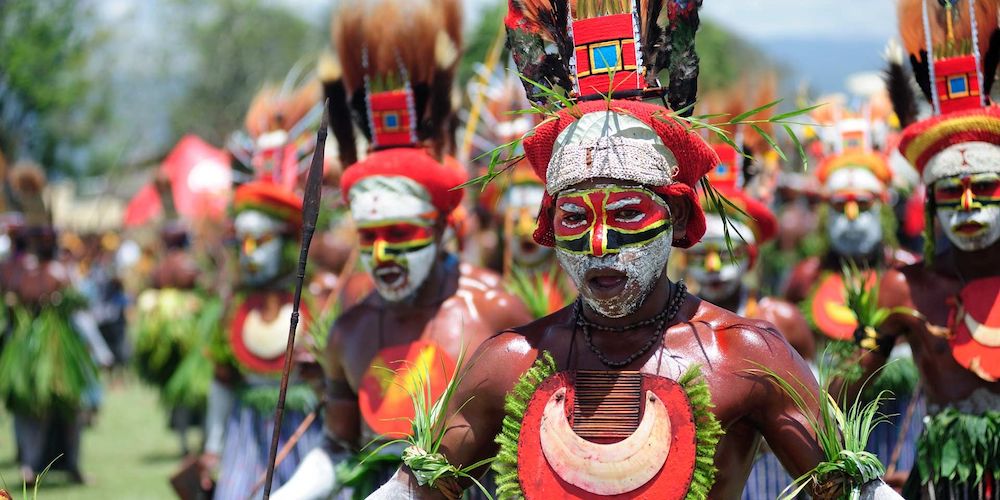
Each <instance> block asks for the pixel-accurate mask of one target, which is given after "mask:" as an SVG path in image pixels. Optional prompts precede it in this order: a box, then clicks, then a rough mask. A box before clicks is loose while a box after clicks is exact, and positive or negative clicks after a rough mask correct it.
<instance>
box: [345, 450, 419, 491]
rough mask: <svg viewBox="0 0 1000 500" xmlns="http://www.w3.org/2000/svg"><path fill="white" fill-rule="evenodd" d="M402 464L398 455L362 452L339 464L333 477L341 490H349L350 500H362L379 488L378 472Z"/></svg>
mask: <svg viewBox="0 0 1000 500" xmlns="http://www.w3.org/2000/svg"><path fill="white" fill-rule="evenodd" d="M402 463H403V461H402V458H401V457H400V456H399V454H398V453H374V452H362V453H359V454H357V455H352V456H351V457H350V458H348V459H346V460H343V461H341V462H339V463H338V464H337V465H336V471H337V472H336V474H335V476H336V477H337V483H338V485H339V488H340V489H341V490H343V489H346V488H350V489H351V498H352V499H354V500H364V499H365V498H368V496H369V495H371V494H372V493H374V492H375V490H376V489H377V488H378V487H379V486H381V484H377V481H378V479H379V477H378V473H379V472H380V471H383V470H385V469H386V468H390V467H391V468H397V467H398V466H399V465H400V464H402ZM335 494H336V492H335Z"/></svg>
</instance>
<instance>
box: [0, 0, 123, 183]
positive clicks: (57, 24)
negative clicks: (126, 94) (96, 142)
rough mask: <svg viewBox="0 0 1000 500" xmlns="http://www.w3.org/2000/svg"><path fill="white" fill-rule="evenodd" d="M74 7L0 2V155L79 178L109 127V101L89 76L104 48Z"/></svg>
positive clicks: (48, 0)
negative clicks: (88, 153) (85, 153)
mask: <svg viewBox="0 0 1000 500" xmlns="http://www.w3.org/2000/svg"><path fill="white" fill-rule="evenodd" d="M103 37H104V35H103V33H102V32H101V31H100V30H98V29H97V27H96V26H95V22H94V16H93V13H92V12H91V11H90V9H89V8H88V7H87V6H86V4H85V3H83V2H77V1H75V0H4V1H0V47H2V49H0V150H3V151H4V152H5V153H6V154H7V157H8V158H18V157H21V156H24V157H31V158H34V159H35V160H37V161H39V162H40V163H41V164H42V165H44V166H46V167H48V168H55V169H58V170H61V171H64V172H72V171H73V170H77V171H79V170H81V169H82V165H79V164H78V162H79V160H78V159H77V158H78V157H79V155H77V154H76V153H77V152H79V151H80V150H81V149H85V148H86V147H87V146H88V143H89V141H90V140H91V139H92V137H93V135H94V133H95V130H98V129H99V128H100V127H101V126H103V124H104V123H105V121H106V120H107V111H108V110H107V106H106V102H107V95H106V94H105V93H103V92H99V90H101V89H100V88H98V86H97V84H98V83H100V82H99V78H104V76H102V75H96V74H95V73H96V72H95V71H93V70H91V69H90V68H88V63H89V56H90V53H91V52H92V51H93V50H94V49H95V48H96V47H98V46H99V45H100V44H101V43H102V42H103Z"/></svg>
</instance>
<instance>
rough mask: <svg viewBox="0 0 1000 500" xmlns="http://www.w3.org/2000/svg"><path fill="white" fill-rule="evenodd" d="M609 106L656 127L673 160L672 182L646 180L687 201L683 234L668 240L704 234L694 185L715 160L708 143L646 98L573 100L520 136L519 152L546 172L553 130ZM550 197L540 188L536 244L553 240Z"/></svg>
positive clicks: (683, 242)
mask: <svg viewBox="0 0 1000 500" xmlns="http://www.w3.org/2000/svg"><path fill="white" fill-rule="evenodd" d="M608 110H610V111H612V112H614V113H619V114H625V115H629V116H631V117H633V118H635V119H637V120H639V121H641V122H643V123H644V124H645V125H647V126H649V127H650V128H651V129H653V130H654V131H655V132H656V135H657V136H658V137H659V138H660V140H661V141H662V142H663V144H664V145H665V146H666V147H667V148H668V149H669V150H670V152H671V153H673V155H674V157H675V158H676V160H677V166H678V168H677V172H676V174H675V175H674V177H673V182H672V183H670V184H667V185H664V186H647V187H648V188H649V189H651V190H652V191H654V192H656V193H659V194H661V195H663V196H665V197H673V196H680V197H686V198H687V199H688V200H689V201H690V202H691V208H692V210H691V213H690V215H689V218H688V224H687V230H686V234H685V235H684V237H683V238H681V239H679V240H675V241H674V245H675V246H678V247H681V248H687V247H690V246H691V245H693V244H695V243H697V242H698V241H699V240H700V239H701V237H702V236H703V235H704V234H705V214H704V213H703V212H702V209H701V205H700V204H699V202H698V197H697V196H696V194H695V190H694V188H695V185H696V183H697V182H698V180H699V179H701V177H702V176H704V175H705V173H706V172H707V171H709V170H710V169H712V168H713V167H714V166H715V165H717V164H718V163H719V160H718V157H717V156H716V154H715V152H714V151H712V148H711V147H709V146H708V144H707V143H705V140H704V139H702V138H701V137H700V136H699V135H698V134H697V133H695V132H692V131H690V130H688V129H687V128H686V127H684V126H683V125H681V124H679V123H677V122H676V121H674V120H673V119H671V117H670V111H669V110H667V109H665V108H663V107H661V106H656V105H652V104H645V103H641V102H635V101H617V100H615V101H610V103H609V102H605V101H588V102H583V103H579V104H577V105H576V106H574V107H573V108H572V109H570V110H563V111H561V112H559V114H558V117H557V118H556V119H554V120H551V121H548V122H545V123H543V124H542V125H540V126H538V127H537V128H536V129H535V131H534V133H533V134H532V135H530V136H529V137H527V138H525V140H524V152H525V155H526V156H527V158H528V161H530V162H531V166H532V167H533V168H534V169H535V173H537V174H538V176H539V177H540V178H542V179H545V178H546V173H547V171H548V169H549V161H550V159H551V158H552V155H553V147H554V145H555V142H556V138H557V137H558V136H559V134H560V133H561V132H562V131H563V130H564V129H566V128H567V127H569V126H570V125H571V124H573V123H575V122H576V121H577V119H578V116H581V115H584V114H587V113H594V112H605V111H608ZM553 203H554V199H553V197H552V194H550V193H548V192H546V194H545V197H544V199H543V200H542V209H541V211H540V213H539V214H538V229H537V230H536V231H535V241H537V242H538V243H539V244H540V245H545V246H553V245H554V244H555V236H554V234H553V227H552V213H551V208H552V206H553Z"/></svg>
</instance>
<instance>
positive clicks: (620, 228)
mask: <svg viewBox="0 0 1000 500" xmlns="http://www.w3.org/2000/svg"><path fill="white" fill-rule="evenodd" d="M554 226H555V228H554V231H555V237H556V256H557V257H558V258H559V263H560V264H561V265H562V267H563V269H564V270H565V271H566V273H567V274H569V276H570V277H571V278H572V279H573V281H574V283H575V284H576V287H577V289H578V290H580V295H581V296H582V297H583V300H584V301H585V302H586V303H587V305H589V306H590V307H591V308H592V309H593V310H594V311H596V312H597V313H599V314H601V315H603V316H607V317H609V318H620V317H623V316H626V315H628V314H631V313H632V312H634V311H635V310H636V309H638V307H639V306H640V305H641V304H642V302H643V301H644V300H645V298H646V296H647V295H649V292H650V291H651V290H652V289H653V286H654V285H655V284H656V281H657V280H658V279H659V278H660V276H661V275H662V274H663V271H664V269H665V268H666V264H667V260H668V259H669V257H670V249H671V245H672V244H673V224H672V219H671V216H670V209H669V208H668V207H667V204H666V202H664V201H663V200H662V199H661V198H660V197H659V196H658V195H656V194H655V193H653V192H651V191H649V190H647V189H645V188H643V187H640V186H634V187H629V186H617V185H603V186H598V187H596V188H594V189H582V190H574V189H571V190H568V191H564V192H562V193H560V194H559V196H558V197H557V198H556V203H555V214H554Z"/></svg>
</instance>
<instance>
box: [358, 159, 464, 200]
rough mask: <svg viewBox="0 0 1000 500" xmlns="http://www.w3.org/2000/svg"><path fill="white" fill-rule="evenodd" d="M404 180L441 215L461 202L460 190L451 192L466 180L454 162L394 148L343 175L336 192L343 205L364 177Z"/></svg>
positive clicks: (364, 161) (462, 169)
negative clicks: (419, 190)
mask: <svg viewBox="0 0 1000 500" xmlns="http://www.w3.org/2000/svg"><path fill="white" fill-rule="evenodd" d="M378 176H382V177H406V178H409V179H412V180H414V181H416V182H417V183H418V184H420V185H422V186H424V187H425V188H426V189H427V192H428V194H430V196H431V204H433V205H434V207H435V208H436V209H437V210H438V212H439V213H441V214H451V212H452V211H453V210H455V208H456V207H458V205H459V204H460V203H461V202H462V196H463V192H464V191H463V190H461V189H454V188H455V187H457V186H459V185H461V184H462V183H464V182H465V181H466V180H467V178H466V174H465V170H464V168H462V166H461V164H459V163H458V161H457V160H455V159H454V158H451V157H447V158H445V161H444V163H442V162H439V161H437V160H435V159H434V157H432V156H431V155H430V153H428V152H427V151H426V150H424V149H412V148H395V149H386V150H383V151H376V152H374V153H372V154H370V155H368V157H367V158H365V159H364V160H363V161H360V162H358V163H356V164H355V165H354V166H352V167H351V168H349V169H347V170H345V171H344V174H343V175H342V176H341V178H340V189H341V193H343V196H344V201H345V203H349V201H350V199H349V197H348V196H349V193H350V191H351V188H352V187H353V186H354V185H355V184H356V183H357V182H358V181H360V180H361V179H364V178H367V177H378Z"/></svg>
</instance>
